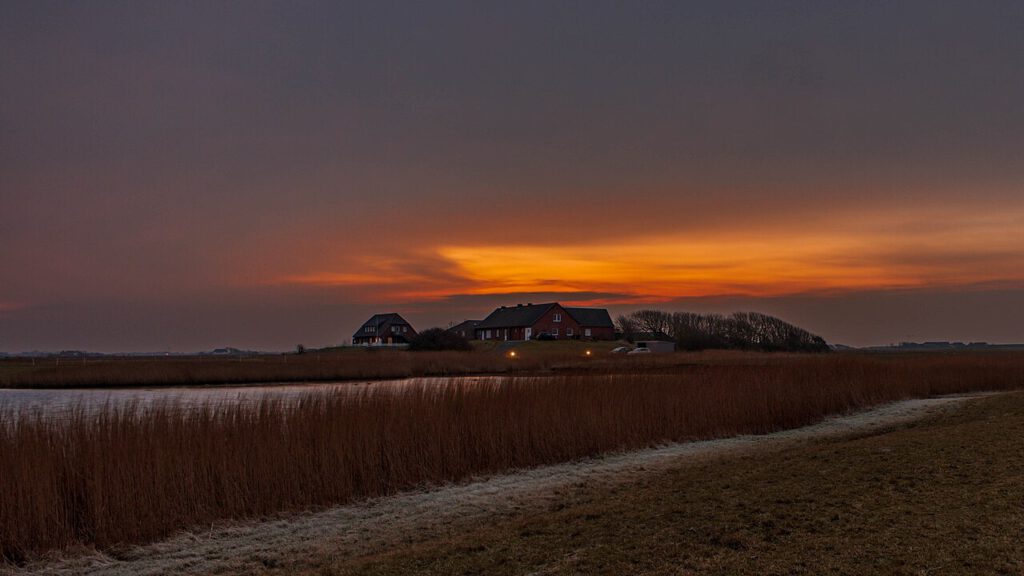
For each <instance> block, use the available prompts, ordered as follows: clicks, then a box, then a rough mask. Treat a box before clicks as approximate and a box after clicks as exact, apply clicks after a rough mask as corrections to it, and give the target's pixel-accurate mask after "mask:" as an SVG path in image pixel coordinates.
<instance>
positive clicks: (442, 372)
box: [0, 342, 624, 388]
mask: <svg viewBox="0 0 1024 576" xmlns="http://www.w3.org/2000/svg"><path fill="white" fill-rule="evenodd" d="M545 344H555V346H545ZM610 344H611V343H591V344H589V345H587V344H583V343H561V342H553V343H529V344H524V345H522V346H521V348H523V349H525V350H526V351H527V353H523V352H519V357H518V358H510V357H509V356H508V355H507V354H506V353H505V352H504V351H498V350H494V349H493V348H485V349H479V350H474V351H472V352H407V351H402V350H380V349H371V350H367V349H360V348H355V349H348V350H341V351H332V352H311V353H307V354H301V355H296V354H263V355H245V356H236V357H210V356H167V357H138V358H133V357H101V358H37V359H23V358H19V359H6V360H0V387H4V388H75V387H79V388H81V387H107V386H189V385H208V384H247V383H282V382H330V381H345V380H373V379H386V378H410V377H422V376H455V375H467V374H504V373H521V372H531V371H544V370H551V369H564V368H567V367H585V366H586V364H587V363H588V361H589V362H590V364H600V360H599V359H598V358H587V357H585V356H584V350H585V349H590V348H593V349H594V350H595V351H599V352H606V350H607V349H608V348H609V347H610ZM604 356H606V357H605V361H608V360H618V361H623V360H624V359H623V358H621V357H618V356H616V357H614V358H608V357H607V356H609V355H607V354H604ZM595 360H596V361H597V362H594V361H595Z"/></svg>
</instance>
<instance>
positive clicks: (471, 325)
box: [448, 320, 483, 330]
mask: <svg viewBox="0 0 1024 576" xmlns="http://www.w3.org/2000/svg"><path fill="white" fill-rule="evenodd" d="M481 322H483V320H463V321H462V322H459V323H458V324H456V325H454V326H452V327H451V328H449V329H448V330H455V329H457V328H464V327H465V328H476V327H477V326H478V325H479V324H480V323H481Z"/></svg>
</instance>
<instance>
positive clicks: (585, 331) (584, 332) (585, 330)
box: [583, 328, 590, 336]
mask: <svg viewBox="0 0 1024 576" xmlns="http://www.w3.org/2000/svg"><path fill="white" fill-rule="evenodd" d="M583 335H584V336H590V328H584V329H583Z"/></svg>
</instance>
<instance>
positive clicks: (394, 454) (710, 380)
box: [0, 354, 1024, 562]
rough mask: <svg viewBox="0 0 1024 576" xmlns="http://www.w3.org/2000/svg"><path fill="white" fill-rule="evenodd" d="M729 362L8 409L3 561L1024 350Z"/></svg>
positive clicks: (719, 428) (799, 403) (905, 383)
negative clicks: (63, 409) (64, 411)
mask: <svg viewBox="0 0 1024 576" xmlns="http://www.w3.org/2000/svg"><path fill="white" fill-rule="evenodd" d="M729 358H732V359H733V360H736V361H733V360H729V361H724V362H710V363H704V364H699V365H696V366H692V367H690V368H688V369H686V370H678V371H677V373H660V372H657V371H654V372H643V371H637V372H634V373H631V374H621V373H608V374H601V373H598V372H591V373H586V374H571V375H556V376H549V377H545V378H521V379H514V380H511V381H504V382H501V381H498V380H493V381H483V382H479V381H478V382H476V383H467V382H458V381H452V382H449V383H446V384H433V385H430V384H426V383H412V384H410V385H409V386H406V387H403V388H401V389H398V390H397V391H396V390H387V389H384V390H379V389H377V388H375V387H372V386H371V387H358V389H356V390H354V391H346V392H345V393H315V394H308V395H304V396H301V397H299V398H298V399H293V400H290V401H281V400H276V401H275V400H266V401H263V402H258V403H256V404H254V405H231V404H221V405H214V406H205V407H189V408H185V407H183V406H179V405H175V404H163V405H157V406H146V407H139V406H122V407H115V406H110V407H108V408H106V409H103V410H100V411H99V412H95V411H86V410H75V411H72V412H71V413H70V414H68V415H66V416H64V417H61V418H52V417H48V416H47V415H45V414H42V413H21V414H17V415H12V414H6V415H3V414H0V417H2V418H3V423H2V425H0V462H2V463H3V470H2V474H0V557H2V558H4V559H7V560H8V561H13V562H20V561H24V560H25V559H27V558H30V557H32V556H34V555H37V554H39V553H42V552H45V551H47V550H52V549H57V548H66V547H70V546H79V545H85V546H96V547H100V548H110V547H116V546H118V545H123V544H130V543H140V542H146V541H151V540H155V539H159V538H161V537H164V536H166V535H168V534H170V533H172V532H174V531H178V530H182V529H190V528H194V527H197V526H203V525H207V526H208V525H209V523H210V522H213V521H216V520H218V519H233V518H261V517H266V516H270V515H274V514H277V513H281V512H287V511H298V510H305V509H311V508H316V507H321V506H329V505H334V504H339V503H345V502H350V501H353V500H356V499H360V498H367V497H373V496H381V495H387V494H391V493H395V492H398V491H401V490H408V489H414V488H418V487H423V486H429V485H436V484H439V483H444V482H453V481H456V482H457V481H460V480H465V479H467V478H469V477H472V476H475V475H485V474H490V473H497V472H501V471H506V470H510V469H517V468H524V467H531V466H538V465H544V464H552V463H557V462H565V461H572V460H575V459H579V458H585V457H590V456H596V455H599V454H602V453H607V452H612V451H619V450H629V449H637V448H643V447H648V446H653V445H658V444H662V443H668V442H682V441H689V440H697V439H708V438H717V437H724V436H731V435H736V434H761V433H767V432H772V431H776V430H780V429H785V428H792V427H798V426H802V425H806V424H809V423H812V422H815V421H817V420H820V419H821V418H823V417H825V416H828V415H830V414H837V413H843V412H847V411H851V410H857V409H863V408H868V407H871V406H874V405H877V404H880V403H884V402H889V401H895V400H900V399H906V398H913V397H927V396H930V395H936V394H951V393H963V392H971V391H980V390H1005V389H1010V388H1017V387H1021V386H1022V385H1024V355H1020V354H1001V355H1000V354H993V355H986V354H970V355H960V356H957V355H922V356H915V357H901V358H894V357H882V358H879V357H873V356H859V355H830V356H816V357H808V356H803V357H798V356H791V357H779V358H777V359H770V360H768V359H765V358H763V357H760V356H759V357H757V361H756V362H740V361H738V358H739V357H729ZM653 366H654V367H655V368H657V367H658V366H659V365H657V364H654V365H653ZM662 368H663V367H662Z"/></svg>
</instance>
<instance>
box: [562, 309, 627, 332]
mask: <svg viewBox="0 0 1024 576" xmlns="http://www.w3.org/2000/svg"><path fill="white" fill-rule="evenodd" d="M563 308H565V311H566V312H567V313H568V314H569V316H572V317H573V319H574V320H576V322H577V323H579V325H580V326H586V327H588V328H614V327H615V324H614V323H612V317H611V315H609V314H608V310H607V309H605V308H567V307H564V306H563Z"/></svg>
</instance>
